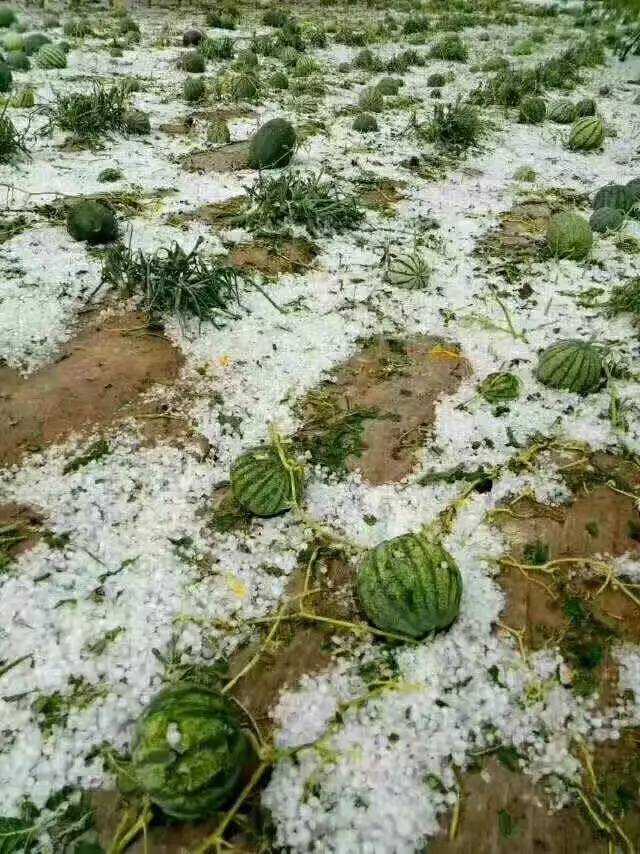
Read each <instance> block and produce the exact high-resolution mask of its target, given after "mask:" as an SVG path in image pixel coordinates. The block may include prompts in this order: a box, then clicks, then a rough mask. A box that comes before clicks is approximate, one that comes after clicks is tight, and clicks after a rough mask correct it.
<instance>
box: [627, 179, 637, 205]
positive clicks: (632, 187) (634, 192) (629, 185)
mask: <svg viewBox="0 0 640 854" xmlns="http://www.w3.org/2000/svg"><path fill="white" fill-rule="evenodd" d="M626 187H627V190H629V192H630V193H631V196H632V198H633V204H634V205H637V204H638V202H640V178H632V179H631V180H630V181H629V182H628V183H627V185H626Z"/></svg>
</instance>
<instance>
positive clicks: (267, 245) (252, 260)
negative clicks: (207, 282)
mask: <svg viewBox="0 0 640 854" xmlns="http://www.w3.org/2000/svg"><path fill="white" fill-rule="evenodd" d="M317 254H318V249H317V247H316V246H314V245H313V243H311V242H310V241H308V240H306V239H305V238H304V237H293V238H289V239H287V238H283V239H280V240H278V239H275V240H269V239H261V240H255V241H253V242H252V243H240V244H238V245H237V246H234V248H233V249H231V251H230V253H229V260H230V261H231V263H232V264H233V265H234V266H235V267H239V268H240V269H241V270H257V271H258V272H259V273H263V274H264V275H266V276H277V275H278V274H279V273H304V272H305V271H306V270H308V269H309V268H310V267H311V262H312V261H313V259H314V258H315V257H316V255H317Z"/></svg>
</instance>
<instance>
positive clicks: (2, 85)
mask: <svg viewBox="0 0 640 854" xmlns="http://www.w3.org/2000/svg"><path fill="white" fill-rule="evenodd" d="M12 82H13V74H12V73H11V69H10V68H9V66H8V65H7V63H6V62H2V61H0V92H8V91H9V89H11V83H12Z"/></svg>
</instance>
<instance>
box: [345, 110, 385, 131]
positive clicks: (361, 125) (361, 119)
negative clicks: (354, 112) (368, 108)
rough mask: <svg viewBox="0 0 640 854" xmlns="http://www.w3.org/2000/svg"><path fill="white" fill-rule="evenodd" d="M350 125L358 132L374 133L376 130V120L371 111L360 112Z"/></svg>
mask: <svg viewBox="0 0 640 854" xmlns="http://www.w3.org/2000/svg"><path fill="white" fill-rule="evenodd" d="M351 127H352V128H353V130H356V131H358V133H374V132H375V131H377V130H378V122H377V121H376V117H375V116H373V115H371V113H360V115H358V116H356V117H355V119H354V120H353V124H352V125H351Z"/></svg>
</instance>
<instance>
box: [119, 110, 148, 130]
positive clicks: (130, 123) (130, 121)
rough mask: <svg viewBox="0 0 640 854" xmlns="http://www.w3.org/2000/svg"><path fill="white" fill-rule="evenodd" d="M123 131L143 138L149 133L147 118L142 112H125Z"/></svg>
mask: <svg viewBox="0 0 640 854" xmlns="http://www.w3.org/2000/svg"><path fill="white" fill-rule="evenodd" d="M123 122H124V127H125V130H126V131H127V132H128V133H132V134H137V135H139V136H144V135H146V134H148V133H151V122H150V121H149V116H148V115H147V113H145V112H143V111H142V110H127V111H126V112H125V114H124V116H123Z"/></svg>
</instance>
